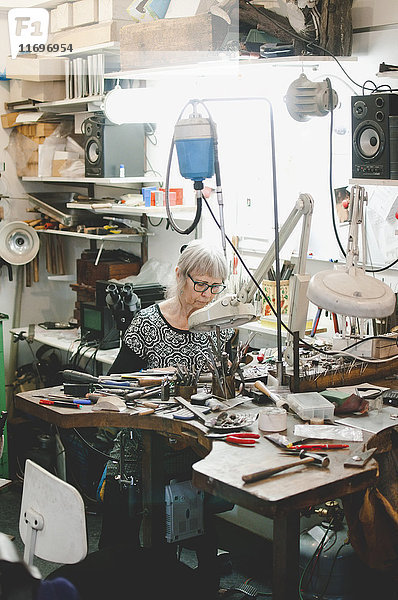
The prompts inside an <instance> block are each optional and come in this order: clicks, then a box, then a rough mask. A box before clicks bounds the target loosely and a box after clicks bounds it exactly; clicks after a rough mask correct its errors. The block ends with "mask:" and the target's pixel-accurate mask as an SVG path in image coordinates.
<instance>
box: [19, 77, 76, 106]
mask: <svg viewBox="0 0 398 600" xmlns="http://www.w3.org/2000/svg"><path fill="white" fill-rule="evenodd" d="M64 98H65V83H64V82H63V81H24V80H22V79H12V80H11V81H10V95H9V99H8V102H21V101H24V100H38V101H40V102H51V101H54V100H63V99H64Z"/></svg>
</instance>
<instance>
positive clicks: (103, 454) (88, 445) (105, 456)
mask: <svg viewBox="0 0 398 600" xmlns="http://www.w3.org/2000/svg"><path fill="white" fill-rule="evenodd" d="M73 431H74V432H75V433H76V435H77V436H78V437H79V438H80V439H81V441H82V442H83V443H84V444H85V445H86V446H87V447H88V448H90V449H91V450H94V452H96V453H97V454H100V455H101V456H103V457H104V458H106V459H108V460H111V461H112V462H114V463H117V462H118V460H117V459H116V458H113V456H109V454H106V453H105V452H102V450H99V449H98V448H96V447H95V446H93V444H90V442H88V441H87V440H86V438H85V437H83V436H82V434H81V433H80V431H79V430H78V429H76V427H74V428H73Z"/></svg>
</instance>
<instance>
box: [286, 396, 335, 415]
mask: <svg viewBox="0 0 398 600" xmlns="http://www.w3.org/2000/svg"><path fill="white" fill-rule="evenodd" d="M287 401H288V403H289V406H290V408H291V409H292V410H293V411H294V412H295V413H296V414H297V415H298V416H299V417H300V419H303V421H310V420H311V419H323V420H326V419H329V420H330V419H333V416H334V404H332V403H331V402H329V400H326V398H324V397H323V396H321V394H319V393H318V392H303V393H301V394H288V396H287Z"/></svg>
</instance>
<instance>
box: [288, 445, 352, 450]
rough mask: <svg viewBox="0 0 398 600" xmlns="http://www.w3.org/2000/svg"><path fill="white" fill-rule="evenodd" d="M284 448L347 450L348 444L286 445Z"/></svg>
mask: <svg viewBox="0 0 398 600" xmlns="http://www.w3.org/2000/svg"><path fill="white" fill-rule="evenodd" d="M286 448H290V449H291V450H340V449H341V448H349V445H348V444H300V445H297V446H296V445H295V444H288V445H287V446H286Z"/></svg>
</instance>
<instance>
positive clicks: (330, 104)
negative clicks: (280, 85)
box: [285, 73, 338, 121]
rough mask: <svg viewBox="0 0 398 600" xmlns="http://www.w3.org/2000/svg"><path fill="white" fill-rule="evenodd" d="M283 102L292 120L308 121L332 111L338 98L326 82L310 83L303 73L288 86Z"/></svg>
mask: <svg viewBox="0 0 398 600" xmlns="http://www.w3.org/2000/svg"><path fill="white" fill-rule="evenodd" d="M330 95H331V96H332V97H331V98H330ZM285 102H286V107H287V110H288V111H289V114H290V116H291V117H293V119H295V120H296V121H308V120H309V119H310V118H311V117H323V116H325V115H327V113H328V112H329V111H330V110H334V109H335V108H336V106H337V103H338V97H337V94H336V92H335V91H334V90H333V89H332V88H331V87H329V85H328V83H327V81H326V80H325V81H310V80H309V79H308V78H307V76H306V75H305V74H304V73H301V75H300V77H299V78H298V79H296V80H295V81H293V82H292V83H291V84H290V86H289V88H288V90H287V92H286V96H285Z"/></svg>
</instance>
